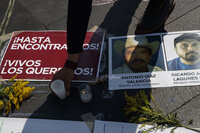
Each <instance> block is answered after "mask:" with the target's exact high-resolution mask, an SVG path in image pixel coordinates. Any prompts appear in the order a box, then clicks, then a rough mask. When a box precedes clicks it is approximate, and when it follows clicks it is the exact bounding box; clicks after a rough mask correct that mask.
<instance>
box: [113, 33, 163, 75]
mask: <svg viewBox="0 0 200 133" xmlns="http://www.w3.org/2000/svg"><path fill="white" fill-rule="evenodd" d="M159 47H160V42H159V41H152V42H149V40H148V39H147V37H129V38H127V40H126V41H123V40H117V41H116V42H115V43H114V46H113V48H114V51H115V52H116V53H117V54H119V55H120V56H122V57H123V58H124V63H123V64H122V65H121V66H119V67H117V68H115V69H114V70H113V71H112V73H113V74H122V73H139V72H152V71H163V70H162V69H161V68H160V67H157V66H152V65H150V64H149V63H150V60H151V58H152V55H153V54H155V53H156V52H157V51H158V49H159Z"/></svg>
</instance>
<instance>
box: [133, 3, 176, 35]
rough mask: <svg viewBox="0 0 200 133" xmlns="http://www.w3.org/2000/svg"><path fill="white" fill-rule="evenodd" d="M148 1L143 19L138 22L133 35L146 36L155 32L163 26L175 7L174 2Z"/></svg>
mask: <svg viewBox="0 0 200 133" xmlns="http://www.w3.org/2000/svg"><path fill="white" fill-rule="evenodd" d="M160 1H161V2H156V1H155V0H150V1H149V5H148V6H147V9H146V11H145V12H144V15H143V17H142V18H141V19H140V20H139V22H138V24H137V27H136V31H135V34H146V33H152V32H153V31H156V30H157V29H159V28H160V27H161V26H163V25H164V23H165V22H166V20H167V18H168V17H169V15H170V14H171V12H172V11H173V9H174V6H175V0H160Z"/></svg>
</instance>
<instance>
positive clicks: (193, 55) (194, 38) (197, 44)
mask: <svg viewBox="0 0 200 133" xmlns="http://www.w3.org/2000/svg"><path fill="white" fill-rule="evenodd" d="M163 40H164V45H165V49H166V56H167V69H168V70H169V71H175V70H192V69H200V33H192V32H190V33H182V34H180V33H179V34H171V35H165V36H163Z"/></svg>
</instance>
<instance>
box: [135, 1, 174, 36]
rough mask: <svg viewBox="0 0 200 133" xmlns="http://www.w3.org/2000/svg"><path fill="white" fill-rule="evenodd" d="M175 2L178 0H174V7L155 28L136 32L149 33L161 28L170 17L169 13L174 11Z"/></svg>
mask: <svg viewBox="0 0 200 133" xmlns="http://www.w3.org/2000/svg"><path fill="white" fill-rule="evenodd" d="M175 3H176V0H174V3H173V5H172V7H171V8H170V10H169V13H168V14H167V16H166V17H165V19H164V20H163V21H162V23H160V25H157V26H156V27H154V28H153V29H150V30H144V31H139V32H138V31H137V32H136V31H135V34H148V33H152V32H153V31H156V30H157V29H159V28H160V27H161V26H162V25H163V24H164V23H165V22H166V20H167V18H168V17H169V15H170V14H171V13H172V11H173V10H174V8H175Z"/></svg>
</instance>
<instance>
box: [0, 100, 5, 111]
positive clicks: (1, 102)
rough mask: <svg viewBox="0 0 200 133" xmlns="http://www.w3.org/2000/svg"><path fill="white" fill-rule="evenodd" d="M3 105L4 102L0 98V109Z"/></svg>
mask: <svg viewBox="0 0 200 133" xmlns="http://www.w3.org/2000/svg"><path fill="white" fill-rule="evenodd" d="M3 106H4V102H3V100H0V110H1V109H2V108H3Z"/></svg>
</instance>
